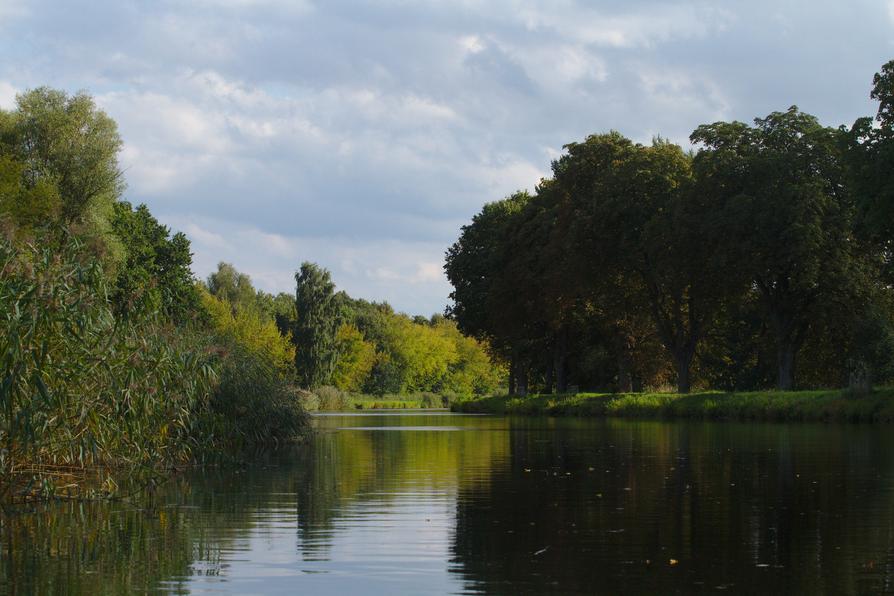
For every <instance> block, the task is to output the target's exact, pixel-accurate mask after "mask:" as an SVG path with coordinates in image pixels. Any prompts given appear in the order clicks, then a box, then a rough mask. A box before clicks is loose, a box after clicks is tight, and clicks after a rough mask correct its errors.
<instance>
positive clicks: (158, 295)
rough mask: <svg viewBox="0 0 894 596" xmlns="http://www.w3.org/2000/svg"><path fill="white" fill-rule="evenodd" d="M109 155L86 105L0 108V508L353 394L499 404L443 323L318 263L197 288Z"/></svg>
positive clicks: (112, 130)
mask: <svg viewBox="0 0 894 596" xmlns="http://www.w3.org/2000/svg"><path fill="white" fill-rule="evenodd" d="M121 146H122V142H121V139H120V137H119V135H118V132H117V127H116V125H115V122H114V121H112V120H111V119H110V118H109V117H108V116H107V115H106V114H105V113H103V112H102V111H101V110H99V109H98V108H97V107H96V105H95V103H94V102H93V100H92V98H90V96H88V95H86V94H83V93H81V94H77V95H74V96H69V95H67V94H65V93H64V92H61V91H56V90H52V89H48V88H40V89H35V90H33V91H29V92H27V93H24V94H22V95H20V96H19V97H18V98H17V107H16V109H14V110H12V111H9V112H6V111H0V231H2V240H0V304H2V309H0V316H2V326H3V329H2V332H3V339H2V341H0V367H2V368H0V375H2V376H0V480H2V487H0V503H3V502H5V501H8V500H10V499H27V498H31V497H34V496H57V497H62V496H66V497H82V496H85V495H88V494H90V495H104V494H105V495H112V494H121V490H122V487H121V486H120V483H121V481H130V480H133V481H136V483H137V484H143V485H145V484H147V483H151V482H154V481H155V480H156V479H157V478H158V477H159V476H160V475H162V474H164V473H166V472H167V471H169V470H171V469H172V468H173V467H175V466H177V465H179V464H183V463H187V462H191V461H196V460H200V459H204V458H206V457H208V456H212V455H215V454H217V453H219V452H220V451H222V450H228V451H229V450H232V449H234V448H240V449H241V448H245V447H248V446H254V445H259V444H268V443H282V442H286V441H291V440H294V439H296V438H299V437H300V436H301V435H302V433H303V432H304V431H305V429H306V427H307V418H306V413H305V410H304V406H312V407H323V408H348V407H355V405H356V404H357V403H358V400H359V401H363V403H367V401H365V398H363V397H362V396H359V395H356V394H358V393H360V392H374V393H377V394H379V395H384V394H391V395H390V398H389V400H388V401H387V402H386V401H382V402H380V403H381V404H386V403H387V404H392V403H411V402H412V403H414V404H418V405H424V406H429V407H431V406H436V405H437V406H441V405H443V404H444V403H445V399H447V398H445V397H443V396H445V395H449V396H451V397H455V396H457V395H464V396H471V395H473V394H482V393H485V392H488V391H493V390H494V389H495V388H496V386H497V384H498V382H499V379H500V375H499V373H498V368H496V367H495V366H494V365H493V364H492V363H491V361H490V359H489V357H488V356H487V354H486V352H485V350H484V347H483V345H482V344H480V343H479V342H477V341H476V340H474V339H470V338H466V337H463V336H462V335H461V334H460V333H459V331H458V330H457V328H456V326H455V325H454V324H453V323H452V322H449V321H446V320H444V319H443V317H435V318H433V319H432V320H428V319H421V320H414V319H410V318H409V317H407V316H405V315H400V314H395V313H394V312H393V311H392V310H391V308H390V307H389V306H388V305H386V304H370V303H367V302H364V301H355V300H352V299H351V298H349V297H348V296H347V295H345V294H344V293H336V292H335V286H334V284H333V283H332V281H331V278H330V275H329V272H328V271H326V270H325V269H322V268H320V267H318V266H317V265H315V264H313V263H303V264H302V265H301V267H300V270H299V271H298V272H297V273H296V275H295V281H296V291H295V293H294V294H287V293H280V294H278V295H275V296H274V295H271V294H268V293H266V292H263V291H260V290H257V289H255V288H254V286H253V285H252V282H251V279H250V278H249V276H248V275H246V274H244V273H240V272H239V271H237V270H236V268H235V267H234V266H233V265H231V264H228V263H220V265H219V267H218V270H217V271H216V272H214V273H213V274H211V275H210V276H209V277H208V279H207V281H206V282H205V283H201V282H198V281H196V279H195V278H194V276H193V273H192V270H191V266H192V254H191V252H190V244H189V240H188V239H187V237H186V236H185V235H184V234H182V233H173V234H172V232H171V230H169V229H168V228H167V227H166V226H164V225H162V224H161V223H159V221H158V220H157V219H156V218H155V217H154V216H153V215H152V214H151V213H150V211H149V209H148V208H147V207H146V206H145V205H138V206H136V207H134V206H133V205H131V204H130V203H128V202H127V201H125V200H123V198H122V197H123V193H124V190H125V184H124V179H123V175H122V171H121V168H120V167H119V164H118V152H119V151H120V149H121ZM309 389H312V390H313V393H311V392H310V391H308V390H309ZM411 392H412V393H413V394H412V395H409V394H410V393H411ZM433 392H437V395H436V394H435V393H433ZM352 394H354V395H352ZM394 394H398V395H394ZM376 403H377V405H378V404H379V402H376ZM357 407H362V405H361V406H357ZM128 484H131V483H130V482H128Z"/></svg>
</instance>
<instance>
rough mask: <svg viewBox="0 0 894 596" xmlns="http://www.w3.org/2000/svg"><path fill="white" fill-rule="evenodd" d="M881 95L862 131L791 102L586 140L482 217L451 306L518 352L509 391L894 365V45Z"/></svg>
mask: <svg viewBox="0 0 894 596" xmlns="http://www.w3.org/2000/svg"><path fill="white" fill-rule="evenodd" d="M872 97H873V98H875V99H877V100H878V101H879V102H880V107H879V111H878V115H877V117H876V119H875V121H874V122H873V121H872V119H868V118H866V119H860V120H858V121H857V122H856V123H855V124H854V125H853V126H852V127H851V128H850V129H847V128H844V127H842V128H839V129H834V128H829V127H825V126H822V125H821V124H820V123H819V122H818V121H817V119H816V118H815V117H813V116H811V115H809V114H805V113H803V112H801V111H799V110H798V109H797V108H796V107H791V108H789V109H788V110H786V111H784V112H774V113H772V114H770V115H768V116H767V117H765V118H758V119H756V120H755V121H754V124H753V125H748V124H745V123H742V122H717V123H713V124H707V125H704V126H700V127H698V128H697V129H696V130H695V131H694V132H693V134H692V136H691V139H690V140H691V141H692V143H693V144H694V146H695V148H696V149H695V151H692V152H686V151H684V150H683V149H682V148H681V147H679V146H677V145H674V144H671V143H668V142H667V141H665V140H662V139H660V138H659V139H655V140H654V141H653V142H652V143H651V144H650V145H642V144H638V143H634V142H633V141H631V140H629V139H627V138H625V137H623V136H622V135H620V134H619V133H617V132H611V133H607V134H598V135H592V136H589V137H587V138H586V139H585V140H584V141H583V142H580V143H571V144H569V145H567V146H566V147H565V149H566V152H565V154H564V155H563V156H562V157H560V158H559V159H558V160H556V161H555V162H553V164H552V177H551V178H550V179H548V180H543V181H541V183H540V185H539V186H538V188H537V189H536V192H535V193H534V194H533V195H532V194H529V193H526V192H520V193H516V194H514V195H512V196H510V197H508V198H506V199H504V200H502V201H497V202H495V203H490V204H488V205H485V207H484V208H483V209H482V211H481V212H480V213H479V214H478V215H476V216H475V217H474V218H473V220H472V222H471V223H470V224H469V225H467V226H465V227H463V229H462V233H461V235H460V237H459V239H458V240H457V241H456V243H455V244H454V245H453V246H452V247H451V248H450V249H449V250H448V252H447V262H446V265H445V270H446V272H447V276H448V278H449V280H450V281H451V283H452V284H453V286H454V290H453V293H452V295H451V298H452V300H453V304H452V306H451V307H450V309H449V314H450V316H451V317H452V318H453V319H454V320H456V322H457V324H458V325H459V328H460V329H461V330H462V331H464V332H466V333H469V334H471V335H474V336H475V337H478V338H481V339H484V340H487V341H488V342H489V343H490V345H491V346H493V348H494V350H495V351H496V352H497V353H499V354H500V355H502V356H503V357H504V358H505V359H506V360H507V361H508V362H509V364H510V366H509V368H510V377H509V378H510V380H509V389H510V393H518V394H526V393H528V391H529V390H532V389H533V390H536V391H541V392H544V393H550V392H552V391H553V390H558V391H559V392H566V391H568V390H569V389H570V388H572V387H574V388H585V389H593V390H613V391H619V392H628V391H641V390H643V389H644V388H661V387H663V386H665V385H667V384H668V383H670V382H674V383H676V387H677V390H678V391H679V392H681V393H685V392H688V391H689V390H690V388H691V387H692V386H693V385H696V386H698V387H700V388H708V387H710V388H716V389H724V390H751V389H761V388H767V387H769V386H772V385H774V384H775V386H776V387H778V388H780V389H783V390H787V389H791V388H793V387H795V386H801V387H831V386H842V385H848V384H849V385H851V386H852V387H856V388H860V389H865V388H867V387H868V386H869V385H870V384H871V383H872V382H873V381H874V382H877V383H878V382H886V381H889V380H890V379H891V378H892V372H894V371H892V363H894V308H892V297H894V293H892V289H891V281H892V278H891V263H892V246H894V237H892V235H891V234H892V229H894V227H892V225H891V221H892V219H891V215H892V213H894V212H892V207H891V205H892V196H894V195H892V193H891V188H892V182H894V178H892V176H894V168H892V167H891V166H892V164H894V161H892V156H894V118H892V114H894V62H891V63H888V64H886V65H885V66H884V67H883V69H882V72H881V73H879V74H878V75H877V76H876V77H875V81H874V88H873V91H872ZM796 362H798V363H799V366H798V367H796V366H795V365H796ZM796 373H797V374H796Z"/></svg>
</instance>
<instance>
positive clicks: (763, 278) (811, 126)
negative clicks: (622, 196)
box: [691, 106, 854, 390]
mask: <svg viewBox="0 0 894 596" xmlns="http://www.w3.org/2000/svg"><path fill="white" fill-rule="evenodd" d="M691 140H692V141H693V142H694V143H698V144H701V145H702V147H703V149H702V150H701V151H700V152H699V154H698V156H697V157H696V169H697V172H698V175H699V177H700V178H701V180H702V188H704V189H707V190H708V191H709V192H711V193H712V194H714V196H715V197H717V199H718V200H720V201H723V202H727V203H729V205H730V208H731V209H732V210H734V211H735V213H736V219H737V221H738V223H739V230H740V232H739V233H738V234H736V238H737V242H736V243H735V245H733V244H729V245H728V246H727V248H728V249H729V250H730V251H732V252H733V254H734V256H733V257H732V258H731V259H730V262H731V266H734V267H737V268H739V269H747V271H748V273H749V274H750V277H751V280H752V282H753V284H754V287H755V288H756V290H757V291H758V293H759V295H760V297H761V302H762V304H763V308H764V310H765V313H766V316H767V320H768V322H769V326H770V328H771V329H772V331H773V333H774V336H775V339H776V348H777V350H776V351H777V386H778V387H779V388H780V389H784V390H785V389H791V388H792V387H793V386H794V382H795V359H796V355H797V353H798V351H799V349H800V348H801V346H802V345H803V343H804V341H805V339H806V336H807V332H808V329H809V327H810V325H811V320H812V317H813V316H814V314H815V312H816V308H817V306H818V304H819V303H820V301H821V300H830V299H832V297H834V296H835V295H836V294H837V293H838V292H839V291H841V290H843V289H847V288H848V273H849V271H850V270H851V269H852V265H853V248H854V241H853V238H852V237H851V235H850V231H851V230H850V213H849V202H848V198H847V194H846V189H845V186H844V179H843V169H842V163H841V158H840V157H841V156H840V151H839V147H840V143H839V137H838V133H837V131H835V130H834V129H830V128H825V127H823V126H821V125H820V124H819V123H818V121H817V119H816V118H815V117H813V116H811V115H809V114H805V113H803V112H801V111H799V110H798V109H797V108H796V107H794V106H793V107H791V108H790V109H789V110H787V111H785V112H774V113H772V114H770V115H769V116H767V117H766V118H758V119H755V121H754V126H749V125H747V124H744V123H741V122H717V123H714V124H709V125H703V126H700V127H698V128H697V129H696V130H695V132H694V133H693V134H692V137H691Z"/></svg>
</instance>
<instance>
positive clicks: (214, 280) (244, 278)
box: [207, 262, 259, 310]
mask: <svg viewBox="0 0 894 596" xmlns="http://www.w3.org/2000/svg"><path fill="white" fill-rule="evenodd" d="M207 286H208V291H209V292H210V293H211V295H212V296H214V297H215V298H220V299H221V300H225V301H226V302H228V303H229V304H230V305H231V306H232V308H233V309H235V310H259V305H258V302H259V301H258V297H257V293H256V292H255V288H254V286H252V284H251V278H250V277H249V276H248V275H247V274H245V273H240V272H239V271H237V270H236V268H235V267H234V266H233V265H231V264H230V263H224V262H220V263H218V264H217V271H215V272H214V273H212V274H211V275H209V276H208V281H207Z"/></svg>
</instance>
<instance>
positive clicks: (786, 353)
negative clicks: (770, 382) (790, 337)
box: [776, 340, 797, 391]
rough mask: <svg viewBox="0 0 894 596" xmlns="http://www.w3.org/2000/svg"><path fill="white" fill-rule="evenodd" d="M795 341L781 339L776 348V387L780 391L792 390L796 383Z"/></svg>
mask: <svg viewBox="0 0 894 596" xmlns="http://www.w3.org/2000/svg"><path fill="white" fill-rule="evenodd" d="M796 349H797V348H796V347H795V345H794V342H791V341H782V340H780V342H779V346H778V347H777V348H776V363H777V366H778V369H777V370H778V374H777V377H776V387H777V388H778V389H779V390H780V391H791V389H792V387H794V385H795V351H796Z"/></svg>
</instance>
